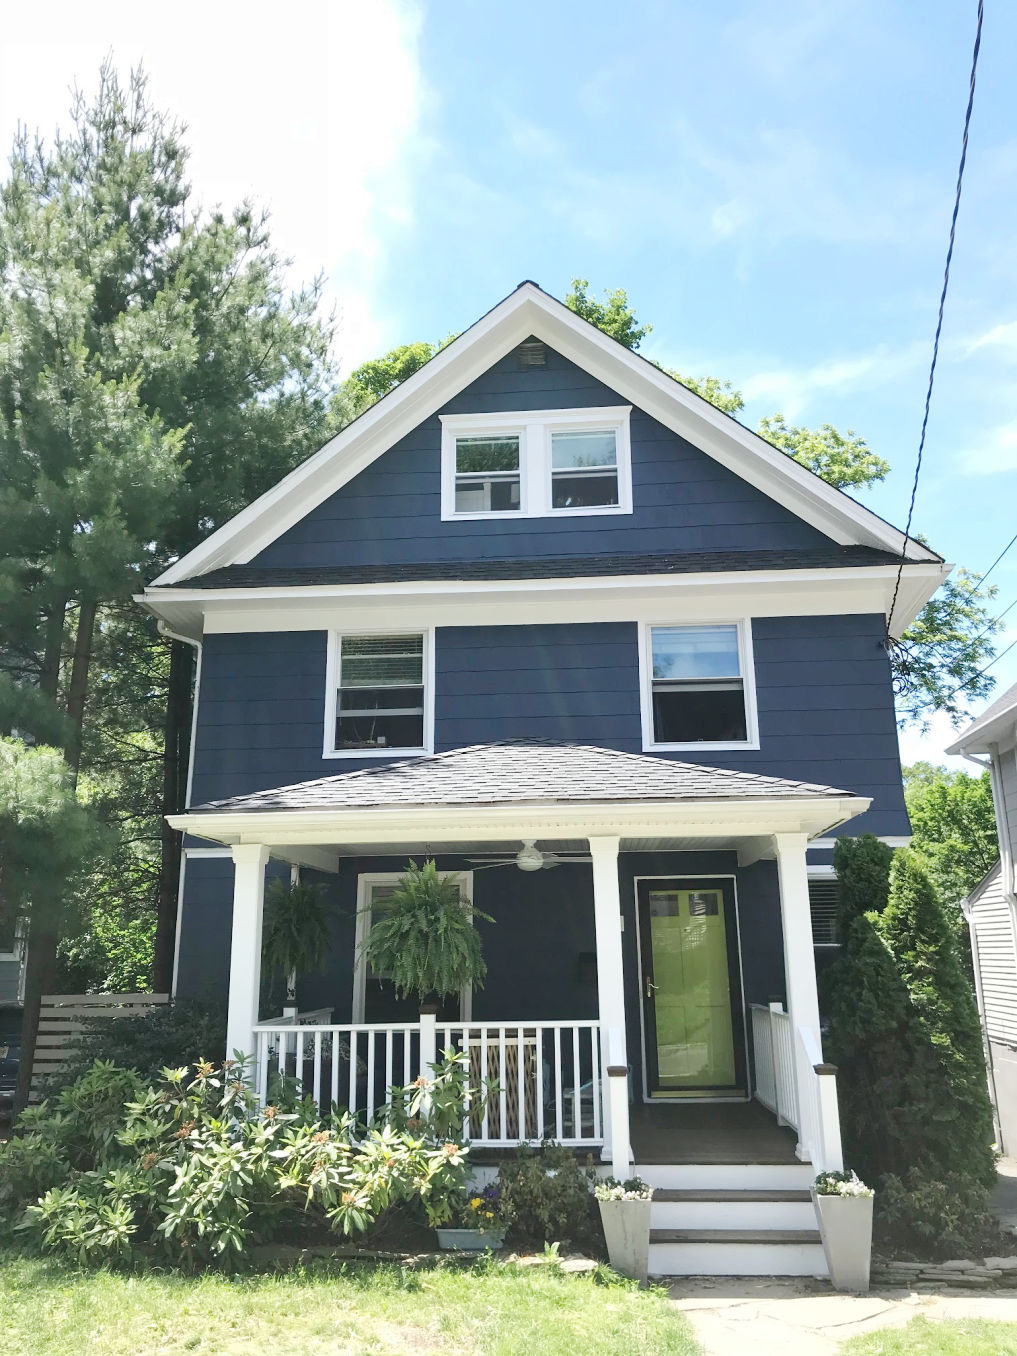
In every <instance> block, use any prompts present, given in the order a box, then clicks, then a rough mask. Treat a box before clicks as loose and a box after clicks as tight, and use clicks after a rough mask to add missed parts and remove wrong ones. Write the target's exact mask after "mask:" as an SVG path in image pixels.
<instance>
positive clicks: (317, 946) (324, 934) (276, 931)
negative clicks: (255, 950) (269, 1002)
mask: <svg viewBox="0 0 1017 1356" xmlns="http://www.w3.org/2000/svg"><path fill="white" fill-rule="evenodd" d="M333 912H334V910H333V908H332V905H331V904H330V903H329V901H328V900H327V898H326V897H325V893H324V889H323V887H322V886H320V885H304V884H302V883H297V884H290V883H289V882H288V881H281V880H274V881H273V882H272V884H271V885H270V886H269V887H268V889H267V890H266V891H265V925H264V931H263V934H262V947H261V950H262V966H263V968H264V970H265V972H266V975H267V976H270V977H274V978H282V979H285V980H287V981H288V980H289V978H290V976H291V975H293V974H298V975H303V974H307V973H308V972H309V971H311V970H322V969H324V966H325V961H326V959H327V957H328V954H329V951H330V948H331V923H332V916H333Z"/></svg>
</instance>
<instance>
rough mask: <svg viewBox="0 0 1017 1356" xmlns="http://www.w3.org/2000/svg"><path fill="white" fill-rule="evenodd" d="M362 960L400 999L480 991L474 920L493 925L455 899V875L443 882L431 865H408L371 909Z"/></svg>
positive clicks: (481, 965) (482, 968) (481, 969)
mask: <svg viewBox="0 0 1017 1356" xmlns="http://www.w3.org/2000/svg"><path fill="white" fill-rule="evenodd" d="M371 913H372V915H373V917H372V923H371V931H370V933H369V935H368V938H367V941H366V942H365V944H364V958H365V960H366V961H367V963H368V964H369V965H370V967H371V969H372V970H373V971H374V973H375V974H376V975H381V976H384V977H385V978H386V979H387V980H388V981H389V982H390V983H391V984H392V986H393V987H394V989H395V991H396V994H397V995H398V997H400V998H405V997H407V996H408V995H410V994H416V996H417V997H418V998H419V999H420V1000H421V1001H422V1002H423V1001H424V1000H425V999H427V998H432V997H439V998H447V997H451V996H453V995H455V994H458V993H459V992H460V991H461V990H462V989H463V988H465V987H466V986H467V985H471V986H472V987H473V988H475V989H479V988H482V987H483V983H484V976H485V975H486V974H487V963H486V962H485V960H484V956H483V952H482V949H481V945H480V938H479V937H478V935H477V930H476V928H475V927H474V926H473V919H474V918H482V919H483V920H484V921H485V922H487V923H493V922H494V919H493V918H491V917H490V915H488V914H486V913H482V912H481V911H480V910H479V909H475V908H474V907H473V905H472V903H471V902H470V901H469V900H468V899H464V898H463V897H462V895H461V893H460V884H459V877H458V876H457V875H449V876H443V875H441V874H439V872H438V868H437V867H436V866H435V864H434V862H433V861H427V862H425V863H424V865H423V866H422V867H420V866H417V864H416V862H412V861H411V862H410V864H409V866H408V867H407V869H406V872H405V874H404V875H403V876H402V877H401V878H400V880H399V884H398V885H397V886H396V888H395V890H394V891H393V892H392V894H391V895H389V897H388V898H387V899H382V900H378V901H376V902H375V903H374V904H373V906H372V909H371Z"/></svg>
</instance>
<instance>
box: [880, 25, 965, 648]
mask: <svg viewBox="0 0 1017 1356" xmlns="http://www.w3.org/2000/svg"><path fill="white" fill-rule="evenodd" d="M983 14H984V0H978V20H977V23H976V26H975V45H974V50H973V51H972V53H971V81H970V84H969V87H968V106H967V109H966V111H965V113H964V136H963V137H962V139H961V156H960V164H959V166H958V168H957V188H956V190H955V192H954V200H953V216H952V217H951V218H950V243H949V245H948V246H947V251H946V266H945V268H944V270H943V289H942V291H941V292H940V294H939V317H938V319H937V321H936V337H935V339H934V340H933V343H932V363H931V365H930V367H929V385H928V389H927V391H926V393H925V415H924V417H923V419H922V435H921V437H920V438H919V440H918V459H917V461H916V462H915V478H914V482H913V484H912V486H911V505H910V507H909V508H908V521H907V526H906V527H905V528H904V542H903V545H902V546H901V552H900V564H899V565H898V566H897V582H896V583H895V584H894V588H893V601H892V602H891V604H890V611H889V613H888V614H887V618H886V639H887V644H890V643H891V641H892V637H891V635H890V626H891V623H892V622H893V612H894V608H895V607H896V606H897V595H898V593H899V592H900V583H901V578H902V576H903V574H904V562H905V560H906V559H907V549H908V541H909V540H910V536H911V519H912V518H913V517H914V512H915V497H916V495H917V494H918V477H919V475H920V474H921V470H922V454H923V453H924V451H925V434H926V431H927V429H928V427H929V410H930V408H931V406H932V387H933V384H934V383H935V380H936V361H937V359H938V358H939V339H940V335H941V334H942V332H943V311H944V309H945V307H946V292H947V288H948V287H949V285H950V264H951V262H952V260H953V246H954V240H955V238H956V235H957V214H958V213H959V212H960V202H961V185H962V184H963V182H964V166H965V164H966V162H967V158H968V132H969V130H970V128H971V110H972V108H973V107H974V103H975V75H976V73H977V71H978V49H979V48H980V47H981V45H982V18H983Z"/></svg>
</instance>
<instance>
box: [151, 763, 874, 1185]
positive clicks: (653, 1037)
mask: <svg viewBox="0 0 1017 1356" xmlns="http://www.w3.org/2000/svg"><path fill="white" fill-rule="evenodd" d="M866 805H867V802H866V801H865V800H863V799H860V798H858V797H853V796H848V795H846V794H844V793H840V792H836V791H833V790H831V789H829V788H826V787H816V786H808V785H803V784H801V783H793V782H782V781H778V780H776V779H773V778H760V777H754V776H751V775H748V774H741V773H732V772H729V771H722V770H716V769H709V768H703V767H700V766H693V765H689V764H681V763H675V762H671V761H668V760H664V759H661V758H650V757H645V756H639V755H627V754H618V753H613V752H609V751H606V750H601V749H592V748H585V747H578V746H571V745H547V744H543V743H539V742H533V743H529V742H523V743H518V744H511V745H492V746H479V747H478V748H475V749H467V750H456V751H453V752H452V753H450V754H445V755H440V756H438V757H434V758H421V759H418V760H413V761H411V762H407V763H402V764H397V765H393V766H389V767H382V768H376V769H371V770H370V771H368V772H357V773H347V774H340V775H339V776H336V777H331V778H326V779H323V780H322V781H320V782H314V783H307V784H304V785H302V786H297V787H291V788H283V789H282V790H280V791H273V792H265V793H260V794H258V795H254V796H248V797H241V798H237V799H236V800H234V801H229V802H220V803H217V804H215V805H209V806H207V807H200V808H199V809H197V810H195V811H191V812H188V813H187V814H186V815H181V816H178V817H174V819H173V821H172V822H173V824H174V827H178V828H181V829H183V830H185V831H186V832H188V833H191V834H194V835H196V836H199V837H200V838H201V839H203V840H205V841H206V842H209V841H211V842H217V843H220V844H223V845H226V846H228V848H229V850H230V853H231V856H232V859H233V866H234V870H233V875H234V880H233V914H232V927H231V933H230V980H229V1028H228V1048H229V1051H230V1052H231V1053H232V1052H233V1051H237V1050H239V1051H242V1052H245V1053H250V1054H253V1055H254V1056H255V1070H256V1072H255V1075H254V1076H255V1078H256V1085H257V1089H258V1092H259V1095H261V1096H262V1097H267V1096H268V1094H269V1089H270V1087H271V1084H272V1080H273V1077H274V1075H276V1074H278V1073H283V1074H287V1075H289V1076H291V1077H295V1078H297V1079H298V1080H299V1082H300V1084H301V1086H302V1087H303V1088H304V1090H305V1091H306V1092H307V1093H309V1094H310V1095H311V1096H312V1097H313V1098H314V1099H315V1101H316V1102H318V1103H319V1105H320V1106H322V1108H327V1107H328V1106H330V1105H332V1104H335V1105H337V1106H340V1107H344V1108H346V1109H348V1110H349V1111H350V1112H351V1113H352V1114H354V1115H356V1116H358V1117H360V1118H361V1119H362V1120H364V1121H365V1122H366V1121H369V1120H371V1119H372V1118H373V1116H374V1115H376V1114H377V1113H378V1112H379V1111H380V1110H381V1109H382V1108H383V1107H384V1106H385V1105H386V1104H387V1103H388V1102H389V1101H391V1100H392V1099H393V1098H395V1097H399V1096H400V1095H401V1094H400V1093H399V1092H398V1089H399V1088H402V1087H406V1086H408V1085H410V1084H412V1083H413V1082H414V1081H415V1080H416V1079H417V1078H418V1077H420V1076H424V1077H427V1076H428V1074H429V1072H430V1070H431V1068H432V1066H433V1065H434V1064H435V1063H436V1061H437V1060H438V1059H439V1058H440V1057H441V1055H442V1053H443V1052H444V1051H446V1050H452V1051H454V1052H456V1053H457V1054H459V1055H461V1056H462V1057H463V1059H464V1064H465V1066H466V1068H467V1069H468V1071H469V1075H470V1080H469V1081H470V1083H471V1085H472V1086H473V1088H474V1089H475V1091H474V1094H473V1097H472V1099H469V1098H468V1099H467V1101H466V1103H465V1104H464V1107H463V1131H462V1134H463V1138H464V1139H469V1140H470V1141H471V1142H472V1143H473V1144H474V1145H475V1146H476V1147H477V1148H479V1149H486V1150H489V1151H490V1150H499V1149H506V1148H510V1147H514V1146H515V1145H517V1144H519V1143H520V1142H526V1143H531V1144H538V1143H540V1142H541V1141H543V1140H545V1139H552V1140H556V1141H558V1142H559V1143H562V1144H564V1145H569V1146H571V1147H573V1148H575V1149H577V1150H590V1151H593V1152H596V1153H597V1154H598V1155H599V1156H600V1157H601V1158H602V1159H603V1161H604V1162H605V1163H607V1164H610V1165H611V1170H612V1171H614V1172H615V1173H616V1174H619V1175H627V1173H628V1172H629V1170H630V1168H631V1166H632V1164H633V1163H635V1164H637V1165H640V1166H642V1165H643V1164H675V1165H680V1164H691V1163H699V1164H710V1163H716V1164H720V1165H722V1164H725V1163H731V1164H738V1165H750V1164H768V1165H773V1167H774V1169H776V1168H777V1167H779V1166H780V1165H782V1164H788V1165H790V1164H794V1163H795V1162H809V1163H811V1164H812V1165H813V1167H814V1168H815V1169H819V1168H833V1167H838V1166H840V1142H839V1123H838V1118H837V1107H836V1086H835V1078H834V1071H833V1070H832V1069H830V1067H829V1066H827V1065H825V1064H824V1063H823V1059H822V1052H821V1044H820V1033H819V1013H818V1004H817V999H816V980H815V968H814V960H813V950H812V937H811V922H810V913H809V899H808V883H807V873H806V850H807V845H808V841H809V838H810V837H811V836H815V835H819V834H821V833H824V832H827V831H828V830H829V829H830V828H831V827H833V826H834V825H836V824H839V823H842V822H843V821H844V820H845V819H848V818H850V817H851V816H853V815H854V814H857V813H859V812H860V811H861V810H863V809H864V808H865V807H866ZM521 845H522V846H521ZM531 849H532V852H533V853H535V854H536V858H535V859H533V858H532V856H531V860H530V862H529V865H528V866H527V865H523V864H522V861H521V860H520V859H521V858H522V856H523V854H524V852H526V851H530V850H531ZM410 855H413V856H415V857H417V858H418V859H419V858H421V857H424V856H427V857H433V858H434V859H435V860H436V861H437V862H438V866H439V869H440V870H449V871H457V872H466V873H469V872H470V871H471V870H472V871H473V875H472V878H471V880H470V888H471V890H472V897H473V898H474V901H475V903H476V904H477V905H478V907H480V908H487V907H488V903H487V900H488V896H489V895H490V896H491V898H495V897H497V899H498V900H499V901H500V903H499V908H498V910H496V914H497V916H498V925H497V929H498V930H497V934H495V933H493V932H492V935H491V937H490V938H485V943H486V944H487V946H488V949H489V954H491V955H497V957H498V960H499V964H500V965H501V968H502V970H504V973H499V979H498V983H497V984H494V985H492V991H493V992H492V993H488V992H486V991H485V992H484V993H483V994H477V995H471V994H464V995H463V996H462V998H461V1000H460V1002H459V1004H458V1007H457V1009H455V1010H453V1011H447V1010H446V1011H443V1012H441V1013H436V1012H433V1011H424V1012H421V1013H416V1012H402V1013H399V1014H398V1016H395V1017H394V1019H393V1017H391V1016H390V1019H389V1020H368V1018H369V1017H370V1015H371V1014H370V1013H369V1011H368V1007H369V1004H368V1003H367V1002H366V999H365V994H366V992H367V987H366V986H367V979H368V977H367V976H366V974H365V971H364V967H363V965H362V963H361V958H360V956H359V947H358V945H357V939H355V938H353V937H350V936H349V935H348V933H347V935H346V936H345V940H344V941H343V942H342V943H341V944H337V947H336V956H335V967H334V969H335V972H336V973H338V972H339V971H341V972H342V973H343V974H344V975H345V976H346V977H347V978H346V979H344V980H343V983H342V984H340V985H338V986H337V984H336V974H335V973H333V974H332V975H331V976H330V977H329V976H326V979H325V980H322V981H320V982H317V983H315V982H314V981H312V980H310V979H308V980H307V981H306V982H305V983H304V985H303V992H302V993H300V992H299V991H298V996H300V997H301V1005H302V1007H303V1008H304V1009H305V1012H306V1010H307V1009H308V1008H311V1007H313V1008H315V1009H319V1010H318V1011H315V1012H314V1014H313V1016H311V1017H306V1016H305V1017H303V1018H302V1017H301V1016H300V1014H299V1013H292V1012H291V1013H287V1014H286V1015H285V1016H283V1015H280V1016H279V1017H278V1018H275V1017H269V1019H268V1020H265V1019H264V1017H263V1015H262V1013H261V1012H260V1010H259V1001H260V1000H259V993H260V960H261V923H262V910H263V900H264V890H265V879H266V867H267V866H268V864H269V862H270V859H272V860H274V861H276V862H279V863H286V864H288V865H289V866H290V867H291V868H292V869H297V870H303V871H304V872H308V873H313V874H314V876H315V878H316V879H318V878H320V879H323V880H332V881H334V882H336V888H337V889H340V888H344V889H345V890H346V893H347V897H349V896H350V895H351V894H353V893H355V897H356V899H357V901H358V903H357V909H356V917H357V924H358V929H359V928H360V926H361V920H362V918H363V915H364V909H363V906H362V901H363V898H364V895H363V884H362V882H363V879H364V878H365V877H369V876H371V875H372V874H375V875H380V874H384V873H383V872H378V871H377V868H378V867H379V865H381V866H387V868H388V870H389V871H395V872H398V870H399V869H400V867H401V866H403V865H405V861H406V858H407V857H408V856H410ZM489 858H499V859H500V860H499V861H498V862H497V863H495V862H493V861H492V862H491V865H492V867H494V866H495V865H497V867H498V869H497V870H495V869H492V870H490V871H488V870H486V869H484V868H485V867H486V866H487V864H488V861H487V859H489ZM541 858H546V859H554V860H541ZM513 859H516V860H515V861H514V860H513ZM534 861H535V863H536V864H535V865H534ZM544 865H553V866H554V868H555V869H554V871H553V873H552V872H548V873H547V875H546V876H545V874H544V871H543V870H542V869H541V867H542V866H544ZM517 867H518V868H519V869H517ZM365 868H367V869H365ZM530 871H532V872H533V873H534V874H532V875H530V874H527V873H528V872H530ZM538 871H539V874H537V872H538ZM496 881H497V882H500V883H499V884H498V885H497V886H495V882H496ZM343 882H345V885H343ZM549 882H555V884H554V885H553V886H552V885H551V884H549ZM645 882H651V884H649V885H647V884H645ZM652 882H657V885H652ZM661 883H662V884H661ZM697 883H698V884H697ZM703 883H705V885H706V886H707V887H708V888H706V889H704V888H701V887H702V885H703ZM739 892H740V893H739ZM492 907H493V906H492ZM563 918H566V919H567V920H571V922H570V924H569V926H568V927H564V926H563V925H562V922H561V920H562V919H563ZM682 920H683V921H682ZM651 921H652V922H654V923H656V924H657V932H660V931H661V930H662V929H665V925H666V926H667V927H669V928H671V929H672V934H671V937H672V941H673V938H674V937H676V936H677V935H678V932H680V931H681V929H682V928H684V929H685V933H683V934H682V935H683V936H686V940H687V937H688V936H689V935H691V932H690V930H694V931H695V932H696V935H697V936H700V935H704V936H705V935H706V933H708V931H709V928H710V927H711V926H713V927H714V928H715V929H716V926H717V925H718V924H722V926H721V927H720V931H719V932H718V933H717V936H719V937H721V941H720V942H717V943H716V944H715V946H714V951H713V953H712V959H710V958H709V957H708V961H709V964H707V965H706V966H705V968H703V966H700V970H701V971H702V973H700V970H697V971H696V972H695V973H696V979H695V984H692V981H691V980H689V979H688V978H687V979H686V987H687V988H689V989H690V991H691V989H692V988H695V987H696V986H699V987H700V988H701V987H702V985H704V984H706V985H708V986H709V985H713V986H714V988H716V985H717V984H718V983H720V984H721V987H723V1001H721V1000H719V999H718V998H717V997H716V994H715V993H714V996H713V997H712V998H710V997H709V996H707V998H705V999H703V1000H702V1002H701V1007H702V1008H703V1010H704V1011H705V1009H706V1008H708V1007H710V1004H711V1003H712V1008H711V1012H712V1016H711V1017H710V1019H709V1020H710V1021H711V1022H712V1023H713V1025H712V1026H710V1027H709V1029H708V1030H707V1032H706V1035H705V1036H704V1035H703V1030H704V1029H705V1028H703V1027H702V1025H701V1023H700V1026H699V1027H696V1034H694V1035H693V1034H691V1033H692V1032H693V1018H692V1017H690V1016H689V1015H688V1012H685V1014H684V1015H683V1016H681V1020H682V1021H686V1022H687V1024H688V1031H689V1033H690V1034H689V1036H688V1037H687V1038H686V1039H685V1041H684V1044H683V1042H682V1039H680V1038H679V1037H678V1036H676V1034H675V1031H676V1028H675V1026H674V1021H675V1020H677V1019H674V1017H673V1014H672V1015H671V1016H669V1017H668V1018H667V1021H668V1022H670V1026H669V1027H668V1034H667V1036H666V1038H665V1037H663V1036H661V1031H662V1030H663V1027H664V1025H665V1021H664V1018H663V1017H662V1016H660V1015H659V1012H657V1010H656V1009H655V1006H654V1004H655V1002H656V1003H659V1004H661V1008H660V1011H663V1006H662V1004H663V997H664V996H667V995H670V996H672V997H675V998H676V999H677V998H681V993H680V989H681V984H680V983H677V987H676V981H675V980H674V978H673V976H671V977H670V978H668V980H667V986H669V987H667V988H666V993H662V995H661V997H660V998H658V996H657V991H658V990H665V981H664V974H665V971H664V968H663V967H664V960H665V957H664V952H663V950H662V951H661V958H660V962H659V964H660V966H661V969H660V972H659V973H658V972H657V971H655V970H654V969H653V961H654V956H655V953H654V951H653V948H654V946H655V945H656V942H655V941H654V937H655V936H656V935H657V933H656V932H654V930H653V929H652V928H651V926H650V923H651ZM585 929H588V935H587V932H586V931H585ZM665 930H666V929H665ZM563 938H564V939H565V940H563ZM359 940H361V941H362V934H361V935H360V938H359ZM667 940H668V938H666V937H665V941H667ZM669 944H671V943H670V942H669ZM678 944H679V945H681V944H682V943H681V942H680V941H679V943H678ZM662 946H663V943H662ZM764 953H765V954H766V955H769V956H770V957H771V959H772V967H771V969H772V974H771V975H766V974H763V973H762V972H761V971H760V961H759V957H760V955H761V954H764ZM725 955H726V961H725V962H724V964H723V965H721V963H720V960H719V959H718V957H722V956H725ZM509 958H514V959H513V960H512V966H511V967H509V966H508V960H509ZM669 963H670V962H669ZM753 966H755V967H756V968H755V971H753V972H752V975H751V976H750V978H752V983H750V984H749V985H748V987H746V984H745V983H744V978H745V974H746V973H748V972H749V971H751V970H752V967H753ZM718 967H719V969H718ZM721 972H722V973H721ZM684 973H685V974H686V976H688V975H689V974H691V973H692V972H691V971H690V970H689V969H688V967H686V970H685V972H684ZM718 974H720V975H721V979H720V980H718V979H717V977H716V976H717V975H718ZM540 975H542V976H543V977H544V979H543V982H542V983H541V984H537V983H535V982H534V976H540ZM577 976H578V977H580V978H581V979H582V981H583V983H585V984H586V985H587V986H588V988H589V994H588V997H587V996H585V994H584V989H583V983H580V978H577ZM710 976H713V978H710ZM770 979H775V980H776V982H775V983H769V982H768V980H770ZM328 983H331V984H332V988H331V989H330V990H329V989H328ZM725 985H726V987H724V986H725ZM774 989H776V990H777V991H779V992H780V993H781V995H782V1001H781V1002H776V1003H775V1002H771V1001H769V1000H770V999H771V998H772V993H773V991H774ZM710 992H711V993H713V992H714V991H713V990H710ZM565 995H569V1007H568V1008H567V1009H565V1010H563V1003H564V1002H565ZM686 999H687V995H686V998H685V999H682V1002H686ZM496 1000H497V1006H495V1002H496ZM704 1005H705V1006H704ZM725 1005H727V1008H728V1010H727V1013H726V1015H725V1012H724V1011H723V1009H724V1006H725ZM336 1013H338V1014H339V1020H336ZM718 1014H719V1016H718ZM374 1015H375V1016H377V1015H378V1014H377V1012H376V1013H375V1014H374ZM696 1020H699V1018H696ZM721 1028H723V1032H724V1033H726V1034H725V1035H724V1038H723V1040H722V1041H721V1044H722V1045H723V1044H724V1042H725V1041H726V1042H728V1044H729V1046H730V1049H729V1051H727V1053H726V1054H724V1053H723V1052H722V1054H723V1057H718V1055H717V1053H716V1049H715V1047H716V1046H717V1037H716V1031H717V1030H720V1029H721ZM726 1049H727V1047H726V1046H725V1050H726ZM704 1051H705V1052H707V1053H705V1054H704ZM654 1061H656V1064H655V1063H654ZM658 1066H659V1067H658ZM697 1070H698V1071H699V1072H698V1073H697ZM697 1080H698V1081H697ZM394 1090H395V1091H394Z"/></svg>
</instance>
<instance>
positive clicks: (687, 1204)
mask: <svg viewBox="0 0 1017 1356" xmlns="http://www.w3.org/2000/svg"><path fill="white" fill-rule="evenodd" d="M650 1224H651V1227H652V1228H654V1229H728V1230H730V1229H742V1230H744V1229H748V1230H753V1229H763V1230H773V1229H814V1228H815V1225H816V1212H815V1210H814V1208H813V1205H812V1198H811V1196H810V1195H809V1193H808V1192H807V1191H804V1190H784V1191H781V1190H777V1191H770V1190H758V1191H739V1190H701V1189H700V1190H667V1189H664V1190H658V1191H656V1192H655V1193H654V1197H653V1207H652V1209H651V1212H650Z"/></svg>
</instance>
